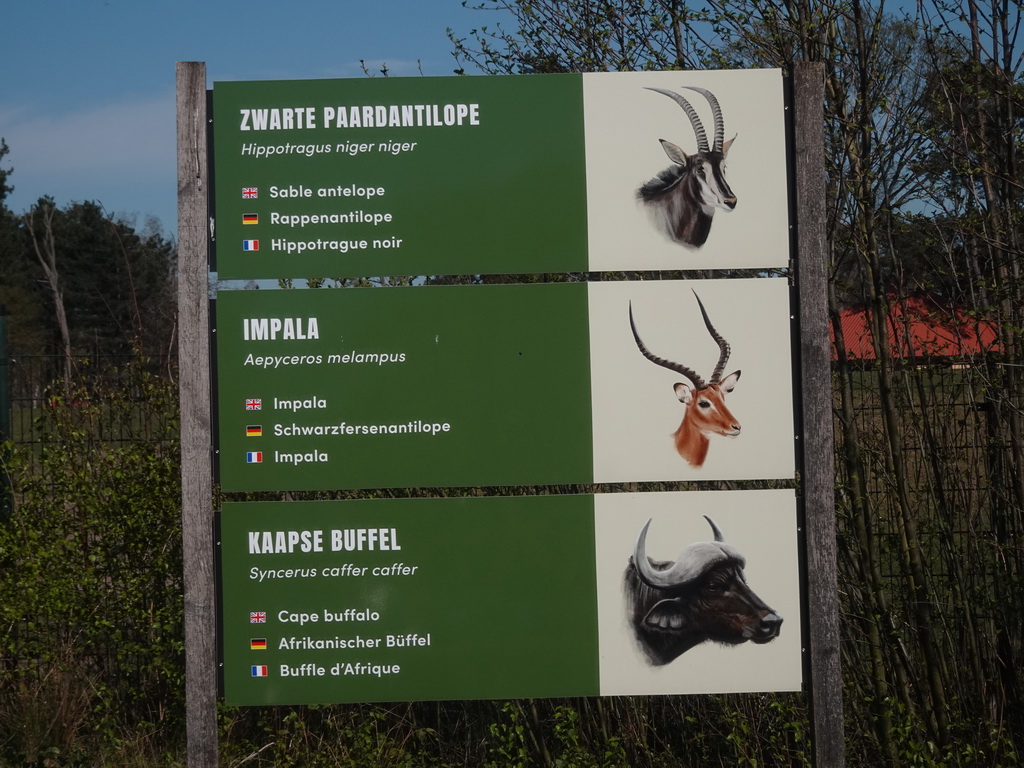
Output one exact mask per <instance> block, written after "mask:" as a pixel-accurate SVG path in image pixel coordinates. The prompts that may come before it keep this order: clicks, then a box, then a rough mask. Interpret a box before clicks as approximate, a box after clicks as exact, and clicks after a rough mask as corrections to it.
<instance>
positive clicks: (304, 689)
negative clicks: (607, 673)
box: [221, 496, 597, 704]
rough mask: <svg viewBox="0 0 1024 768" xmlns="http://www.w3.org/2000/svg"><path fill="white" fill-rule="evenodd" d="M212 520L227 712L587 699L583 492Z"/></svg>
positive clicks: (590, 635)
mask: <svg viewBox="0 0 1024 768" xmlns="http://www.w3.org/2000/svg"><path fill="white" fill-rule="evenodd" d="M221 521H222V522H221V528H222V550H223V574H224V576H223V591H222V595H223V602H224V605H225V606H228V609H227V610H226V611H225V612H224V614H223V616H224V635H223V637H224V659H225V665H224V681H225V698H226V701H227V703H228V704H283V703H291V704H300V703H305V704H314V703H328V702H346V701H382V700H385V701H386V700H416V699H461V698H497V697H525V696H556V695H559V696H560V695H589V694H594V693H596V691H597V611H596V591H595V585H594V579H595V569H594V549H593V540H594V531H593V511H592V502H591V500H590V498H589V497H583V496H538V497H525V498H514V499H503V498H489V499H408V500H388V501H385V502H380V501H354V502H336V503H315V502H296V503H280V504H278V503H274V504H226V505H225V507H224V511H223V513H222V516H221ZM568 564H571V567H567V565H568ZM555 584H557V585H558V589H559V590H560V591H563V592H564V595H565V596H566V597H565V599H557V600H556V599H552V594H551V590H552V585H555Z"/></svg>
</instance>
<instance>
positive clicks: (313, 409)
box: [217, 284, 591, 491]
mask: <svg viewBox="0 0 1024 768" xmlns="http://www.w3.org/2000/svg"><path fill="white" fill-rule="evenodd" d="M586 303H587V292H586V286H585V285H582V284H578V285H571V286H566V285H534V286H525V287H524V286H490V287H487V288H486V289H479V288H474V287H437V288H429V287H427V288H388V289H357V290H313V291H307V290H295V291H222V292H220V294H219V297H218V300H217V342H218V344H217V366H218V371H219V376H218V397H219V404H220V407H219V422H220V429H219V434H220V446H219V466H220V482H221V484H222V486H223V488H224V489H225V490H228V491H235V490H275V489H281V490H285V489H300V488H309V489H329V488H376V487H398V486H401V487H406V486H459V485H461V486H471V485H511V484H518V483H537V484H542V483H560V482H572V481H581V482H582V481H585V480H587V479H589V477H590V474H591V458H590V457H591V449H590V413H591V411H590V383H589V366H588V345H589V341H588V327H587V309H586Z"/></svg>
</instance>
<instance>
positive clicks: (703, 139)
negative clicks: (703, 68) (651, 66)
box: [647, 88, 722, 152]
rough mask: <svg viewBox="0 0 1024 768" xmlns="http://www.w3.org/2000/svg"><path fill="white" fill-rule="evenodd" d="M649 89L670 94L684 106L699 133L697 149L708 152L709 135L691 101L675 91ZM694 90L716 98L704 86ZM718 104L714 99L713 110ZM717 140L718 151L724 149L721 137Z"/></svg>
mask: <svg viewBox="0 0 1024 768" xmlns="http://www.w3.org/2000/svg"><path fill="white" fill-rule="evenodd" d="M647 90H648V91H656V92H658V93H663V94H665V95H666V96H668V97H669V98H670V99H672V101H674V102H675V103H676V104H678V105H679V106H680V107H682V108H683V111H684V112H686V116H687V117H688V118H690V125H692V126H693V132H694V133H695V134H696V135H697V151H698V152H707V151H708V136H707V134H706V133H705V132H704V123H702V122H701V121H700V117H698V115H697V111H696V110H695V109H694V108H693V107H692V106H691V105H690V102H688V101H687V100H686V99H685V98H683V97H682V96H680V95H679V94H678V93H673V92H672V91H665V90H662V89H661V88H648V89H647ZM692 90H695V91H701V92H703V94H704V96H705V98H708V99H709V100H710V99H714V98H715V97H714V96H712V95H711V94H710V93H709V92H708V91H705V90H703V89H702V88H693V89H692ZM717 105H718V102H717V101H714V102H713V103H712V105H711V107H712V110H714V108H715V107H716V106H717ZM718 115H719V116H720V115H721V110H718ZM715 130H716V131H717V130H718V122H717V118H716V122H715ZM716 141H717V149H718V151H721V149H722V147H721V144H722V139H721V137H719V138H717V139H716Z"/></svg>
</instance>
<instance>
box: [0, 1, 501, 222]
mask: <svg viewBox="0 0 1024 768" xmlns="http://www.w3.org/2000/svg"><path fill="white" fill-rule="evenodd" d="M2 18H3V29H4V32H3V36H2V38H3V40H2V43H0V72H2V73H3V74H2V76H0V137H3V138H5V139H6V140H7V144H8V146H9V147H10V150H11V151H10V154H8V155H7V157H5V158H4V160H3V163H4V167H13V168H14V173H13V174H12V176H11V177H10V179H9V181H10V183H12V184H13V185H14V187H15V190H14V194H13V195H11V197H10V198H9V199H8V201H7V202H8V207H9V208H10V209H11V210H13V211H15V212H19V213H20V212H21V211H23V210H25V209H26V208H28V207H29V206H30V205H31V204H32V203H33V202H35V200H37V199H38V198H39V196H40V195H44V194H46V195H51V196H52V197H53V198H54V199H55V200H56V201H57V203H58V205H62V206H63V205H65V204H67V203H69V202H72V201H81V200H95V201H98V202H100V203H102V204H103V206H104V207H105V208H106V209H107V210H108V211H110V212H112V213H116V214H119V215H124V216H126V217H128V218H129V219H134V220H135V222H136V225H137V226H138V227H140V228H141V227H142V226H144V224H145V221H146V219H147V217H149V216H156V217H158V218H159V219H160V222H161V224H162V226H163V230H164V233H165V234H167V235H171V234H174V229H175V227H176V219H177V197H176V196H177V177H176V164H175V146H174V141H175V111H174V109H175V108H174V66H175V62H177V61H205V62H206V66H207V75H208V78H209V81H210V83H209V84H210V85H212V83H213V82H215V81H220V80H287V79H294V78H329V77H364V75H363V73H362V71H361V70H360V68H359V60H360V59H363V60H365V61H366V62H367V65H368V66H369V67H370V69H371V71H374V72H376V71H377V70H379V68H380V65H381V64H382V63H384V62H386V63H387V66H388V68H389V69H390V70H391V74H392V75H393V76H418V75H419V73H420V70H422V73H423V74H425V75H430V76H444V75H450V74H451V73H452V70H453V69H454V68H455V61H454V59H453V58H452V56H451V44H450V43H449V41H448V38H447V36H446V34H445V29H446V28H448V27H451V28H452V29H453V30H454V31H455V32H456V33H459V34H461V35H462V36H465V35H467V34H468V33H469V31H470V30H471V29H473V28H475V27H478V26H480V25H481V24H491V23H493V22H494V21H496V20H497V19H496V18H495V17H494V14H493V13H487V12H482V11H473V10H469V9H467V8H464V7H463V6H462V2H461V0H363V1H362V2H356V1H354V0H334V2H328V0H297V2H291V3H283V2H268V0H247V2H236V1H234V0H206V2H200V1H199V0H173V1H171V0H12V2H8V3H4V9H3V14H2ZM417 61H418V62H419V65H417Z"/></svg>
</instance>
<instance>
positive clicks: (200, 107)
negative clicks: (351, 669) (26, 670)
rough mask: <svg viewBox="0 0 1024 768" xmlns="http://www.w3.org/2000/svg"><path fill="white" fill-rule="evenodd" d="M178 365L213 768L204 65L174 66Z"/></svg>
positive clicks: (192, 741) (185, 513)
mask: <svg viewBox="0 0 1024 768" xmlns="http://www.w3.org/2000/svg"><path fill="white" fill-rule="evenodd" d="M177 109H178V364H179V369H180V373H179V377H180V386H179V392H180V395H181V529H182V546H183V554H184V569H185V573H184V578H185V710H186V711H185V722H186V728H187V740H188V744H187V751H188V765H189V768H215V767H216V765H217V639H216V638H217V616H216V599H215V593H214V557H213V547H214V538H213V465H212V453H211V451H212V440H211V438H212V435H211V419H210V413H211V398H212V390H211V388H210V314H209V294H208V291H209V289H208V287H207V286H208V280H209V259H208V253H207V248H208V242H209V239H208V237H207V232H208V228H209V205H208V197H209V175H208V173H207V145H206V137H207V131H206V127H207V114H206V64H205V63H204V62H199V61H182V62H178V64H177Z"/></svg>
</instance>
